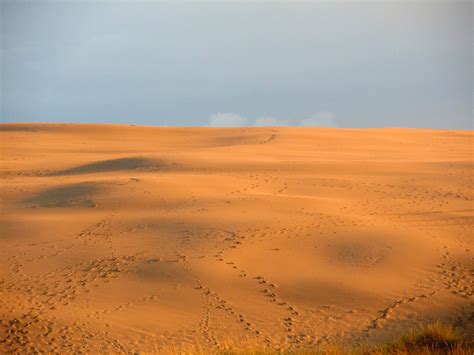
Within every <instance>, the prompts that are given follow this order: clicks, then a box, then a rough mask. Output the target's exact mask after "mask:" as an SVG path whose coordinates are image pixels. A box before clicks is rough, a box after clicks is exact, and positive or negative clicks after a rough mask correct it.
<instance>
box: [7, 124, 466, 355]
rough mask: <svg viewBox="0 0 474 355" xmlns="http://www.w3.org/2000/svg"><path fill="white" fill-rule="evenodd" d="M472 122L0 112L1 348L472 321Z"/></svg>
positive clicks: (183, 347)
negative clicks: (218, 124) (331, 123)
mask: <svg viewBox="0 0 474 355" xmlns="http://www.w3.org/2000/svg"><path fill="white" fill-rule="evenodd" d="M473 146H474V133H473V132H472V131H443V130H412V129H316V128H314V129H313V128H239V129H211V128H158V127H142V126H126V125H86V124H83V125H78V124H3V125H0V149H1V156H0V157H1V165H0V176H1V191H0V192H1V195H0V203H1V211H2V213H1V216H0V319H1V324H0V353H10V352H15V351H17V352H20V353H27V352H28V353H31V352H34V351H45V352H53V351H57V352H61V353H71V352H79V351H82V352H89V353H100V352H155V353H174V352H179V351H189V352H204V353H209V352H211V351H220V350H225V349H228V348H230V349H234V350H235V349H264V348H267V349H269V350H297V349H305V348H311V349H314V348H318V347H319V348H322V347H324V346H326V345H331V344H338V345H340V346H349V347H354V348H356V347H358V346H360V345H361V344H373V345H377V344H383V343H386V342H389V341H391V340H393V339H396V338H397V337H399V336H400V334H403V333H404V332H406V331H407V329H410V328H412V327H414V326H418V325H420V324H428V323H432V322H434V321H437V320H439V321H441V322H443V323H447V324H452V325H454V326H455V327H456V328H457V329H458V331H460V332H461V333H462V335H463V336H464V337H466V338H472V337H474V299H473V295H474V271H473V270H474V258H473V250H474V245H473V239H472V238H473V226H474V204H473V199H474V189H473V188H474V178H473V176H474V175H473V173H474V162H473Z"/></svg>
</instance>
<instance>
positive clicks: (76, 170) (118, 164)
mask: <svg viewBox="0 0 474 355" xmlns="http://www.w3.org/2000/svg"><path fill="white" fill-rule="evenodd" d="M160 166H161V164H160V163H159V162H158V161H156V160H153V159H147V158H138V157H133V158H119V159H110V160H101V161H96V162H93V163H89V164H84V165H79V166H76V167H73V168H70V169H66V170H63V171H59V172H57V173H55V174H53V175H75V174H91V173H107V172H114V171H127V170H157V169H158V168H160Z"/></svg>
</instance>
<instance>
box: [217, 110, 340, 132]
mask: <svg viewBox="0 0 474 355" xmlns="http://www.w3.org/2000/svg"><path fill="white" fill-rule="evenodd" d="M209 126H210V127H227V128H229V127H249V126H254V127H269V126H270V127H278V126H280V127H281V126H300V127H337V126H338V125H337V122H336V120H335V118H334V114H333V113H332V112H317V113H315V114H313V115H309V116H308V117H306V118H304V119H302V120H300V121H297V120H296V121H295V120H293V121H288V120H283V119H278V118H275V117H272V116H260V117H257V118H255V119H251V118H248V117H244V116H241V115H239V114H237V113H232V112H219V113H215V114H213V115H211V116H210V117H209Z"/></svg>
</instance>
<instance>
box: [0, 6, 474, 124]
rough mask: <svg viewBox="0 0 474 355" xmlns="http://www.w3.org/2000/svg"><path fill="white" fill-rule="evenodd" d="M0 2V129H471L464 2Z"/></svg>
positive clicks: (469, 11)
mask: <svg viewBox="0 0 474 355" xmlns="http://www.w3.org/2000/svg"><path fill="white" fill-rule="evenodd" d="M0 1H1V4H2V7H1V35H2V36H1V71H2V72H1V74H2V76H1V78H0V81H1V90H2V92H1V119H2V120H3V121H8V122H17V121H49V122H53V121H61V122H116V123H134V124H148V125H186V126H189V125H193V126H194V125H213V126H241V125H249V126H251V125H306V126H314V125H322V126H339V127H386V126H402V127H432V128H464V129H472V128H473V127H472V125H473V123H472V120H473V92H472V89H473V88H472V80H473V77H472V71H473V61H472V59H473V56H472V54H473V53H472V41H473V34H472V31H473V28H472V18H473V2H471V1H465V2H461V1H456V0H452V1H448V0H447V1H439V2H437V1H382V0H380V1H367V2H360V1H327V2H317V1H313V2H306V3H298V2H294V1H280V2H269V1H265V2H264V1H260V2H248V1H247V2H229V1H221V2H219V3H218V2H207V3H201V2H197V1H194V2H184V1H175V2H156V1H87V2H86V1H41V0H35V1H21V0H11V1H9V0H0Z"/></svg>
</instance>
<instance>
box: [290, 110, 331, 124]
mask: <svg viewBox="0 0 474 355" xmlns="http://www.w3.org/2000/svg"><path fill="white" fill-rule="evenodd" d="M299 125H300V126H303V127H337V122H336V120H335V119H334V114H333V113H332V112H318V113H316V114H314V115H310V116H309V117H308V118H305V119H303V120H301V121H300V123H299Z"/></svg>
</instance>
